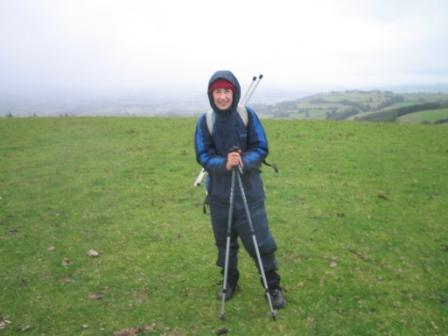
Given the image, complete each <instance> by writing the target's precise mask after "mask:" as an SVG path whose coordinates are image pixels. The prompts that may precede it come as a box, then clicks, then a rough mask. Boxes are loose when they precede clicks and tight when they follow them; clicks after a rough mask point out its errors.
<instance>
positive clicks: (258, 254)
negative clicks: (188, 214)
mask: <svg viewBox="0 0 448 336" xmlns="http://www.w3.org/2000/svg"><path fill="white" fill-rule="evenodd" d="M233 171H236V169H234V170H233ZM241 174H242V173H241V172H240V171H238V173H237V174H236V176H237V180H238V184H239V186H240V191H241V196H242V198H243V203H244V209H245V210H246V216H247V221H248V222H249V227H250V232H251V234H252V240H253V242H254V248H255V253H256V255H257V261H258V268H259V270H260V273H261V277H262V279H263V286H264V289H265V294H266V298H267V300H268V305H269V311H270V313H271V316H272V319H273V320H275V319H276V315H277V313H276V311H275V310H274V308H273V307H272V300H271V296H270V295H269V287H268V282H267V280H266V274H265V272H264V267H263V263H262V262H261V256H260V250H259V249H258V243H257V238H256V237H255V230H254V225H253V224H252V217H251V215H250V211H249V206H248V204H247V199H246V193H245V192H244V187H243V182H242V181H241Z"/></svg>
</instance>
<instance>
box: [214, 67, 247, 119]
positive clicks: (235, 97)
mask: <svg viewBox="0 0 448 336" xmlns="http://www.w3.org/2000/svg"><path fill="white" fill-rule="evenodd" d="M222 80H224V81H225V82H228V83H229V84H230V87H229V86H227V85H224V86H222V85H221V87H216V85H214V84H215V83H216V82H222ZM240 91H241V89H240V84H239V83H238V80H237V79H236V77H235V75H234V74H233V73H232V72H230V71H227V70H225V71H217V72H215V73H214V74H213V76H212V77H211V78H210V80H209V82H208V99H209V102H210V105H211V107H212V108H213V109H214V110H215V111H218V112H219V111H223V112H224V111H228V112H231V111H233V110H236V107H237V106H238V102H239V100H240Z"/></svg>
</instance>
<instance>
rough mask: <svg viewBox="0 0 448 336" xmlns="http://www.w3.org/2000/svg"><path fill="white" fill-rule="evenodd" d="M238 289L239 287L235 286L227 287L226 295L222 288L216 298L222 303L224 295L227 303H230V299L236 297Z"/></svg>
mask: <svg viewBox="0 0 448 336" xmlns="http://www.w3.org/2000/svg"><path fill="white" fill-rule="evenodd" d="M238 289H239V287H238V285H233V286H232V285H229V286H228V287H227V291H226V293H225V294H224V290H223V288H222V287H221V288H220V289H219V291H218V293H217V295H216V298H217V299H218V300H219V301H221V300H222V297H223V295H225V301H228V300H230V299H231V298H232V297H233V295H235V292H236V291H237V290H238Z"/></svg>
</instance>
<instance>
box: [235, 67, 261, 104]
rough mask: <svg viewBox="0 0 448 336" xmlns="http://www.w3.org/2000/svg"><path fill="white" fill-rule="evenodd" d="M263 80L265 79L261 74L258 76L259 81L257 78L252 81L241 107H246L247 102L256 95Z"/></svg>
mask: <svg viewBox="0 0 448 336" xmlns="http://www.w3.org/2000/svg"><path fill="white" fill-rule="evenodd" d="M262 78H263V75H262V74H260V75H259V76H258V80H257V76H254V78H253V79H252V83H251V85H250V86H249V88H248V89H247V91H246V94H245V95H244V97H243V99H241V102H240V104H239V105H240V106H246V104H247V102H248V101H249V99H250V98H251V97H252V95H253V94H254V92H255V90H256V89H257V86H258V84H259V83H260V81H261V79H262Z"/></svg>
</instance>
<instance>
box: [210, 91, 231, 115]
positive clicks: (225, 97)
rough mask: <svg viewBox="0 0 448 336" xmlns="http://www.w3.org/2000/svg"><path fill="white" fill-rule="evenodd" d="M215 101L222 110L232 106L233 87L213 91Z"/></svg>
mask: <svg viewBox="0 0 448 336" xmlns="http://www.w3.org/2000/svg"><path fill="white" fill-rule="evenodd" d="M212 95H213V102H214V103H215V105H216V107H217V108H218V109H220V110H221V111H226V110H228V109H229V108H230V106H232V102H233V91H232V90H231V89H225V88H218V89H215V90H213V91H212Z"/></svg>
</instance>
